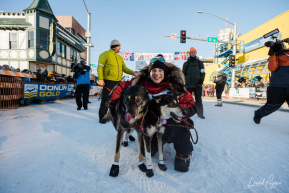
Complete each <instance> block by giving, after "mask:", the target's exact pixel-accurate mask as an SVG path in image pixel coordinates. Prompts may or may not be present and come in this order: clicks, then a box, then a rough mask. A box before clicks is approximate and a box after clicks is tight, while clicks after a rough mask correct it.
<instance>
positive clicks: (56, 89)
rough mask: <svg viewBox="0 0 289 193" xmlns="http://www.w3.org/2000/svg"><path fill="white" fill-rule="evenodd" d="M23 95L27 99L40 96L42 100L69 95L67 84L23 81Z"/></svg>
mask: <svg viewBox="0 0 289 193" xmlns="http://www.w3.org/2000/svg"><path fill="white" fill-rule="evenodd" d="M23 88H24V89H23V96H24V98H25V99H30V98H38V99H40V100H47V99H56V98H64V97H66V96H67V91H68V85H67V84H45V83H34V82H23Z"/></svg>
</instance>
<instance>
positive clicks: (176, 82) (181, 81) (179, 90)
mask: <svg viewBox="0 0 289 193" xmlns="http://www.w3.org/2000/svg"><path fill="white" fill-rule="evenodd" d="M165 65H166V67H167V69H166V74H165V77H166V78H167V80H168V82H169V83H170V86H171V91H172V94H174V95H185V93H186V87H185V76H184V74H183V72H182V71H181V69H179V68H178V67H176V66H175V65H174V64H173V63H168V62H166V63H165ZM148 77H149V72H148V66H146V67H144V68H143V69H142V70H141V71H140V72H139V74H138V75H137V76H136V78H135V79H133V80H132V86H142V87H145V81H147V80H148Z"/></svg>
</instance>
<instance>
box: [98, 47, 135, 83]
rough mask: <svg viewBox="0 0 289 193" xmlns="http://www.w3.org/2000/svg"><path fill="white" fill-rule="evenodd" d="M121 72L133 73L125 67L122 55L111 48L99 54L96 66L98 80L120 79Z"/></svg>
mask: <svg viewBox="0 0 289 193" xmlns="http://www.w3.org/2000/svg"><path fill="white" fill-rule="evenodd" d="M123 72H125V73H127V74H130V75H132V74H133V71H132V70H130V69H128V68H127V67H126V65H125V63H124V61H123V59H122V57H121V56H120V55H118V54H117V53H116V52H115V51H114V50H113V49H110V50H109V51H106V52H103V53H102V54H100V56H99V59H98V67H97V73H98V79H99V80H102V79H104V80H112V81H121V77H122V74H123Z"/></svg>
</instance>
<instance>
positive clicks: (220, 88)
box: [216, 84, 225, 99]
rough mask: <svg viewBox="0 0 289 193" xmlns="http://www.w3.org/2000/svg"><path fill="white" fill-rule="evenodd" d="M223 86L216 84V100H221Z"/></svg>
mask: <svg viewBox="0 0 289 193" xmlns="http://www.w3.org/2000/svg"><path fill="white" fill-rule="evenodd" d="M224 88H225V84H216V95H217V99H222V93H223V91H224Z"/></svg>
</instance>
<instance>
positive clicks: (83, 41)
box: [77, 34, 86, 46]
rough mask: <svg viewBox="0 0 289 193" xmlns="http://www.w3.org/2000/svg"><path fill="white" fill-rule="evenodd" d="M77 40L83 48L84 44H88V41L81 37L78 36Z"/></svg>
mask: <svg viewBox="0 0 289 193" xmlns="http://www.w3.org/2000/svg"><path fill="white" fill-rule="evenodd" d="M77 38H78V39H79V40H80V42H81V43H80V44H81V45H82V46H83V44H84V43H86V41H85V40H84V39H83V38H82V37H81V36H80V35H79V34H77Z"/></svg>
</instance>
